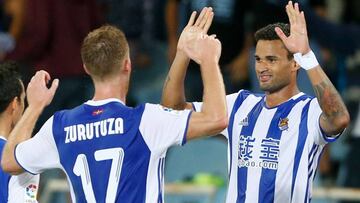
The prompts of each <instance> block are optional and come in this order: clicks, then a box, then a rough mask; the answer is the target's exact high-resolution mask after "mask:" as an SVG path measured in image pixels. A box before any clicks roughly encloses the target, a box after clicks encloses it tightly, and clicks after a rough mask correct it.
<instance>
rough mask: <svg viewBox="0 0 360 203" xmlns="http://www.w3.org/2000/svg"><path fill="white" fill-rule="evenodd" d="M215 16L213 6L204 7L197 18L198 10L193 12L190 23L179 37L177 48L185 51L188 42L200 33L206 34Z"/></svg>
mask: <svg viewBox="0 0 360 203" xmlns="http://www.w3.org/2000/svg"><path fill="white" fill-rule="evenodd" d="M213 17H214V12H213V10H212V8H211V7H204V8H203V9H202V11H201V13H200V15H199V16H198V17H197V19H196V12H195V11H194V12H192V14H191V17H190V19H189V22H188V24H187V25H186V27H185V28H184V30H183V31H182V33H181V35H180V37H179V41H178V45H177V49H178V50H180V51H183V50H184V48H185V46H186V44H187V43H190V41H192V40H193V39H195V38H196V37H197V36H198V35H202V34H206V33H207V31H208V30H209V28H210V25H211V23H212V20H213ZM195 19H196V21H195Z"/></svg>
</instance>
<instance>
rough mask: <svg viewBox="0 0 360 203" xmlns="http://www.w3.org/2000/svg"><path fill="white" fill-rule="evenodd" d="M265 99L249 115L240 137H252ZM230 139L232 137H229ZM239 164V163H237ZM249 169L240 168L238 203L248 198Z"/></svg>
mask: <svg viewBox="0 0 360 203" xmlns="http://www.w3.org/2000/svg"><path fill="white" fill-rule="evenodd" d="M263 101H264V100H263V99H260V101H259V102H258V103H257V104H256V105H255V106H254V108H253V109H251V111H250V112H249V114H248V116H247V117H248V125H247V126H243V127H242V129H241V134H240V135H239V136H244V137H251V136H252V133H253V131H254V127H255V123H256V120H257V118H258V117H259V115H260V112H261V110H262V107H263V104H262V103H263ZM229 138H230V135H229ZM235 163H236V164H237V162H235ZM247 170H248V169H247V167H241V168H238V176H237V177H238V196H237V200H236V202H237V203H243V202H245V198H246V185H247Z"/></svg>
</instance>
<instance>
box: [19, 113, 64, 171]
mask: <svg viewBox="0 0 360 203" xmlns="http://www.w3.org/2000/svg"><path fill="white" fill-rule="evenodd" d="M52 125H53V117H51V118H50V119H49V120H47V121H46V123H45V124H44V125H43V126H42V127H41V129H40V131H39V132H38V133H37V134H36V135H35V136H34V137H33V138H31V139H29V140H26V141H24V142H22V143H20V144H18V145H17V146H16V148H15V158H16V161H17V162H18V164H19V165H20V166H21V167H22V168H23V169H24V170H26V171H27V172H29V173H31V174H38V173H41V172H43V171H44V170H45V169H49V168H58V167H59V166H60V159H59V155H58V151H57V148H56V144H55V141H54V137H53V131H52Z"/></svg>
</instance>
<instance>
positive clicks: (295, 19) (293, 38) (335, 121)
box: [276, 1, 350, 135]
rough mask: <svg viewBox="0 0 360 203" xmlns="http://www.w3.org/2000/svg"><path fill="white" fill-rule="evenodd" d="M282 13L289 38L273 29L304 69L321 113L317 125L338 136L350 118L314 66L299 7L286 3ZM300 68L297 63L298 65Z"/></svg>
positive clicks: (303, 17) (339, 97)
mask: <svg viewBox="0 0 360 203" xmlns="http://www.w3.org/2000/svg"><path fill="white" fill-rule="evenodd" d="M286 12H287V14H288V17H289V21H290V33H291V34H290V36H289V37H286V36H285V35H284V33H283V32H282V31H281V30H280V29H279V28H276V32H277V34H278V35H279V37H280V38H281V40H282V41H283V42H284V44H285V46H286V47H287V48H288V50H289V51H290V52H292V53H297V54H298V55H297V54H295V55H294V57H295V60H296V57H297V56H298V57H299V59H298V60H300V61H303V62H302V63H303V64H304V65H302V66H308V67H303V68H305V69H307V73H308V75H309V78H310V80H311V83H312V85H313V88H314V90H315V94H316V97H317V99H318V101H319V105H320V107H321V109H322V111H323V113H322V115H321V117H320V126H321V128H322V129H323V130H324V132H325V133H326V134H328V135H336V134H338V133H341V132H342V131H343V130H344V129H345V128H346V126H347V125H348V124H349V122H350V116H349V113H348V111H347V109H346V106H345V104H344V102H343V100H342V99H341V96H340V94H339V93H338V91H337V90H336V89H335V87H334V85H333V84H332V83H331V81H330V80H329V78H328V77H327V75H326V74H325V72H324V71H323V70H322V68H321V67H320V65H319V64H318V63H317V61H316V58H315V56H314V55H313V53H312V52H311V48H310V45H309V40H308V35H307V30H306V21H305V16H304V12H303V11H300V10H299V4H298V3H295V4H293V3H292V2H291V1H289V3H288V5H287V6H286ZM299 65H300V64H299Z"/></svg>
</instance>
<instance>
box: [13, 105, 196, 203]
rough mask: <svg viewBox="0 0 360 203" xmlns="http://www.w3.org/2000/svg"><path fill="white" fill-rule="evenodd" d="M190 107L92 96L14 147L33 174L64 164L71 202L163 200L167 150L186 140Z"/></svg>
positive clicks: (109, 202) (63, 112) (61, 167)
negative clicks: (134, 103) (132, 104)
mask: <svg viewBox="0 0 360 203" xmlns="http://www.w3.org/2000/svg"><path fill="white" fill-rule="evenodd" d="M189 117H190V111H174V110H171V109H167V108H164V107H162V106H160V105H154V104H143V105H140V106H138V107H136V108H130V107H127V106H125V105H124V104H123V103H121V101H120V100H117V99H107V100H102V101H88V102H86V103H84V104H83V105H80V106H78V107H76V108H74V109H71V110H64V111H59V112H57V113H55V114H54V116H52V117H51V118H50V119H49V120H48V121H47V122H46V123H45V124H44V125H43V127H42V128H41V129H40V131H39V132H38V133H37V134H36V135H35V136H34V138H32V139H30V140H27V141H25V142H23V143H21V144H19V145H18V146H17V147H16V150H15V155H16V159H17V161H18V163H19V164H20V165H21V166H22V167H23V168H24V169H25V170H27V171H28V172H30V173H34V174H37V173H41V172H43V171H44V170H45V169H49V168H60V169H62V170H63V171H64V172H65V173H66V175H67V177H68V180H69V185H70V190H71V194H72V199H73V202H91V203H93V202H94V203H95V202H107V203H111V202H139V203H140V202H144V203H147V202H163V185H164V181H163V174H164V160H165V155H166V151H167V149H168V148H169V147H170V146H172V145H176V144H184V143H185V142H186V130H187V125H188V121H189Z"/></svg>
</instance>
